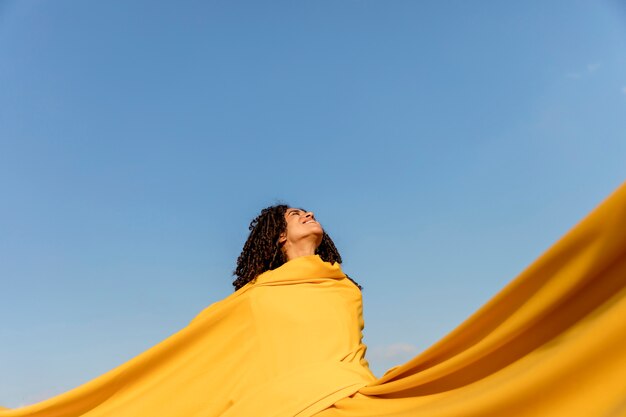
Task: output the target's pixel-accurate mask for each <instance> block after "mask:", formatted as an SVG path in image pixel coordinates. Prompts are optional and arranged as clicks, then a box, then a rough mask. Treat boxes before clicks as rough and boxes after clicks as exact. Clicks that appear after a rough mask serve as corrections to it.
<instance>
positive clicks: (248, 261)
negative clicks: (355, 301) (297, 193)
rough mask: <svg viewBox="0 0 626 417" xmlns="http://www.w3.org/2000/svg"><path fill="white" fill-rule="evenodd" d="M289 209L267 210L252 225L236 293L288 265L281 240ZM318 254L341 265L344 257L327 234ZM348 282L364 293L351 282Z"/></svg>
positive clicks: (280, 206) (238, 270)
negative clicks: (259, 278)
mask: <svg viewBox="0 0 626 417" xmlns="http://www.w3.org/2000/svg"><path fill="white" fill-rule="evenodd" d="M289 207H290V206H288V205H285V204H278V205H275V206H270V207H266V208H264V209H263V210H261V214H259V215H258V216H257V217H256V218H255V219H253V220H252V221H251V222H250V226H249V227H248V229H249V230H250V235H249V236H248V239H247V240H246V243H245V244H244V245H243V249H242V250H241V254H240V255H239V258H237V268H235V271H234V272H233V275H235V276H236V277H237V278H236V279H235V280H234V281H233V286H234V287H235V291H236V290H238V289H239V288H241V287H243V286H244V285H246V284H247V283H249V282H252V281H254V279H255V278H256V277H258V276H259V275H261V274H262V273H263V272H265V271H269V270H272V269H276V268H278V267H279V266H281V265H282V264H284V263H285V262H287V257H286V256H285V253H284V252H283V249H282V244H281V243H280V242H279V237H280V235H281V233H283V232H285V230H286V229H287V222H286V220H285V212H286V211H287V209H288V208H289ZM315 254H316V255H319V256H320V258H322V260H324V261H326V262H330V263H335V262H338V263H341V255H339V251H338V250H337V248H336V247H335V244H334V243H333V241H332V239H331V238H330V236H328V234H327V233H326V232H325V231H324V232H323V235H322V242H321V243H320V245H319V246H318V247H317V249H316V251H315ZM348 279H349V280H350V281H352V282H353V283H354V284H355V285H356V286H357V287H358V288H359V289H361V286H360V285H359V284H357V283H356V282H354V281H353V280H352V278H350V277H348Z"/></svg>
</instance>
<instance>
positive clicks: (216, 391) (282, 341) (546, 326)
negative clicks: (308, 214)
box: [0, 185, 626, 417]
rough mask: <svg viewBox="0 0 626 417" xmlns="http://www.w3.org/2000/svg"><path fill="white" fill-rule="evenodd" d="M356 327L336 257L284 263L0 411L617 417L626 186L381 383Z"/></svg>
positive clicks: (622, 379)
mask: <svg viewBox="0 0 626 417" xmlns="http://www.w3.org/2000/svg"><path fill="white" fill-rule="evenodd" d="M362 328H363V321H362V316H361V297H360V292H359V290H358V289H357V288H356V287H355V286H354V284H352V283H351V282H350V281H349V280H348V279H347V278H346V277H345V275H344V274H343V272H342V271H341V269H340V267H339V265H338V264H335V265H331V264H329V263H326V262H323V261H322V260H321V259H320V258H319V257H317V256H306V257H301V258H296V259H294V260H292V261H290V262H287V263H286V264H284V265H283V266H281V267H280V268H277V269H275V270H273V271H269V272H266V273H264V274H262V275H261V276H259V277H258V278H257V280H256V282H254V283H252V284H248V285H246V286H245V287H243V288H242V289H240V290H239V291H237V292H235V293H234V294H232V295H231V296H229V297H227V298H225V299H224V300H222V301H220V302H218V303H215V304H213V305H211V306H209V307H208V308H207V309H205V310H204V311H203V312H202V313H200V314H199V315H198V317H196V318H195V319H194V320H193V321H192V322H191V323H190V324H189V325H188V326H187V327H186V328H184V329H183V330H181V331H180V332H178V333H176V334H174V335H173V336H171V337H169V338H168V339H166V340H165V341H163V342H161V343H160V344H158V345H156V346H155V347H153V348H152V349H150V350H148V351H146V352H144V353H143V354H141V355H139V356H137V357H136V358H134V359H132V360H130V361H128V362H127V363H125V364H123V365H121V366H119V367H118V368H116V369H113V370H112V371H110V372H108V373H106V374H104V375H102V376H100V377H98V378H96V379H94V380H92V381H90V382H88V383H86V384H84V385H82V386H80V387H78V388H75V389H74V390H71V391H69V392H67V393H65V394H62V395H59V396H57V397H54V398H51V399H49V400H46V401H43V402H41V403H38V404H34V405H31V406H27V407H23V408H19V409H15V410H3V411H0V417H18V416H19V417H74V416H81V417H130V416H133V417H137V416H146V417H147V416H150V417H153V416H158V417H161V416H163V417H168V416H172V417H174V416H180V417H210V416H226V417H256V416H259V417H293V416H298V417H311V416H316V417H334V416H345V417H357V416H361V417H363V416H371V417H374V416H376V417H385V416H388V417H391V416H396V417H403V416H406V417H409V416H410V417H419V416H428V417H472V416H482V417H487V416H506V417H522V416H524V417H526V416H533V417H534V416H564V417H565V416H567V417H600V416H606V417H609V416H611V417H624V416H626V185H624V186H622V187H621V188H620V189H619V190H617V191H616V192H615V193H614V194H613V195H612V196H611V197H610V198H609V199H608V200H607V201H605V202H604V203H603V204H602V205H600V206H599V207H598V208H597V209H596V210H594V212H592V213H591V214H590V215H589V216H588V217H587V218H586V219H585V220H584V221H583V222H581V223H580V224H579V225H578V226H576V227H575V228H574V229H573V230H572V231H571V232H569V233H568V234H567V235H566V236H565V237H564V238H563V239H561V240H560V241H559V242H557V244H556V245H554V246H553V247H552V248H551V249H550V250H548V251H547V252H546V253H545V254H544V255H543V256H541V257H540V258H539V259H538V260H537V261H536V262H534V263H533V264H532V265H531V266H530V267H529V268H527V269H526V270H525V271H524V272H523V273H522V274H521V275H520V276H519V277H518V278H517V279H516V280H514V281H513V282H512V283H511V284H509V285H508V286H507V287H506V288H505V289H504V290H503V291H501V292H500V293H499V294H498V295H497V296H496V297H494V298H493V299H492V300H491V301H490V302H489V303H487V304H486V305H485V306H484V307H483V308H481V309H480V310H479V311H478V312H477V313H475V314H474V315H473V316H472V317H470V318H469V319H468V320H467V321H466V322H465V323H463V324H462V325H461V326H460V327H458V328H457V329H456V330H455V331H453V332H452V333H451V334H450V335H448V336H447V337H445V338H444V339H443V340H441V341H440V342H439V343H437V344H435V345H434V346H433V347H431V348H430V349H428V350H427V351H425V352H424V353H422V354H421V355H419V356H417V357H416V358H414V359H412V360H411V361H409V362H407V363H406V364H404V365H401V366H398V367H396V368H393V369H391V370H389V371H388V372H387V373H386V374H385V375H384V376H383V377H382V378H380V379H376V378H375V377H374V376H373V375H372V374H371V372H370V371H369V368H368V365H367V362H366V360H365V358H364V354H365V346H364V345H363V344H362V343H361V330H362Z"/></svg>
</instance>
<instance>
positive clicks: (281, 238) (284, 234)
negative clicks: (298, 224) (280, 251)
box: [278, 232, 287, 245]
mask: <svg viewBox="0 0 626 417" xmlns="http://www.w3.org/2000/svg"><path fill="white" fill-rule="evenodd" d="M286 241H287V232H282V233H281V234H280V236H278V243H279V244H281V245H283V244H284V243H285V242H286Z"/></svg>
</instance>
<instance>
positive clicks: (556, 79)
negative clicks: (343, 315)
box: [0, 0, 626, 406]
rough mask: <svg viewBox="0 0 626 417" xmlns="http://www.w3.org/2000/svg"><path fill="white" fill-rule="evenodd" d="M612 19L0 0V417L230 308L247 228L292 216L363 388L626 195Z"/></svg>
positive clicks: (406, 8)
mask: <svg viewBox="0 0 626 417" xmlns="http://www.w3.org/2000/svg"><path fill="white" fill-rule="evenodd" d="M625 174H626V7H625V6H624V3H623V2H619V1H602V0H586V1H583V0H567V1H565V0H562V1H550V2H547V1H540V0H531V1H482V2H467V1H461V0H451V1H445V2H443V1H435V0H433V1H403V0H392V1H382V0H378V1H374V0H346V1H337V0H333V1H325V0H321V1H262V2H261V1H225V0H221V1H191V0H190V1H186V0H185V1H169V2H165V1H155V0H150V1H148V0H145V1H140V0H131V1H128V0H124V1H122V0H117V1H77V0H76V1H69V0H55V1H39V0H23V1H7V0H4V1H0V196H1V204H0V284H1V286H0V291H1V294H2V298H1V299H2V302H1V303H0V404H2V405H5V406H18V405H21V404H27V403H32V402H35V401H39V400H42V399H45V398H48V397H50V396H52V395H55V394H58V393H61V392H63V391H66V390H68V389H70V388H73V387H75V386H77V385H79V384H81V383H83V382H86V381H88V380H90V379H92V378H94V377H96V376H98V375H100V374H102V373H104V372H106V371H108V370H109V369H112V368H113V367H115V366H117V365H119V364H121V363H123V362H125V361H126V360H128V359H130V358H132V357H133V356H135V355H137V354H139V353H140V352H142V351H144V350H146V349H148V348H149V347H151V346H153V345H154V344H156V343H158V342H159V341H161V340H163V339H164V338H166V337H167V336H169V335H171V334H173V333H174V332H176V331H177V330H179V329H181V328H182V327H184V326H185V325H186V324H187V323H188V322H189V321H190V320H191V319H192V318H193V317H194V316H195V314H197V313H198V312H199V311H200V310H202V309H203V308H204V307H206V306H207V305H209V304H210V303H212V302H214V301H216V300H219V299H221V298H223V297H224V296H226V295H228V294H230V293H231V292H232V286H231V284H230V283H231V281H232V276H231V272H232V270H233V269H234V263H235V260H236V258H237V256H238V254H239V251H240V249H241V246H242V245H243V242H244V240H245V238H246V236H247V231H248V230H247V225H248V222H249V221H250V220H251V219H252V218H253V217H255V216H256V214H257V213H258V212H259V211H260V209H261V208H263V207H265V206H267V205H270V204H273V203H275V202H277V201H285V202H288V203H290V204H292V205H296V206H302V207H305V208H307V209H310V210H313V211H314V212H315V214H316V216H317V217H318V219H319V220H320V221H321V223H322V224H323V225H324V227H325V228H326V230H327V231H328V232H329V234H330V235H331V236H332V237H333V239H334V240H335V242H336V244H337V246H338V248H339V249H340V251H341V253H342V255H343V257H344V271H345V272H346V273H348V274H349V275H350V276H352V277H353V278H354V279H356V280H357V281H358V282H359V283H360V284H362V285H363V286H364V292H363V297H364V309H365V323H366V328H365V342H366V343H367V344H368V346H369V350H368V358H369V360H370V362H371V364H372V368H373V370H374V371H375V373H377V374H378V375H380V374H382V373H383V372H384V371H385V370H386V369H387V368H389V367H391V366H393V365H396V364H398V363H402V362H404V361H406V360H407V359H409V358H410V357H412V356H414V355H415V354H417V353H419V352H420V351H422V350H423V349H425V348H426V347H428V346H430V345H431V344H432V343H434V342H435V341H437V340H438V339H439V338H441V337H442V336H444V335H445V334H446V333H447V332H449V331H450V330H452V329H453V328H454V327H455V326H456V325H458V324H460V323H461V322H462V321H463V320H464V319H465V318H466V317H468V316H469V315H470V314H471V313H472V312H473V311H475V310H476V309H477V308H478V307H480V306H481V305H482V304H483V303H484V302H486V301H487V300H488V299H489V298H490V297H492V296H493V295H494V294H495V293H496V292H497V291H498V290H499V289H500V288H502V287H503V286H504V285H505V284H506V283H507V282H509V281H510V280H511V279H513V278H514V277H515V276H516V275H517V274H518V273H519V272H521V271H522V270H523V269H524V268H525V267H526V266H527V265H528V264H529V263H531V262H532V261H533V260H534V259H535V258H537V257H538V256H539V255H540V254H541V253H542V252H543V251H545V250H546V249H547V248H548V247H549V246H550V245H551V244H552V243H553V242H555V241H556V240H557V239H558V238H559V237H560V236H561V235H563V234H564V233H565V232H566V231H567V230H568V229H569V228H571V227H572V226H573V225H574V224H575V223H576V222H578V221H579V220H580V219H581V218H582V217H584V215H585V214H586V213H588V212H589V211H590V210H591V209H592V208H593V207H595V206H596V205H597V204H598V203H599V202H600V201H602V199H604V198H605V197H606V196H607V195H608V194H609V193H611V192H612V190H613V189H615V188H616V187H617V186H618V185H619V184H620V183H621V182H622V181H623V180H624V179H625V178H626V175H625Z"/></svg>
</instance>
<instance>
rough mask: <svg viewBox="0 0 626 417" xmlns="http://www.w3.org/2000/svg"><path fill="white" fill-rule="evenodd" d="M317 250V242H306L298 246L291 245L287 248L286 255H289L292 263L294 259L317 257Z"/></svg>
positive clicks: (288, 257) (288, 258)
mask: <svg viewBox="0 0 626 417" xmlns="http://www.w3.org/2000/svg"><path fill="white" fill-rule="evenodd" d="M316 249H317V244H316V242H306V241H305V242H301V243H299V244H298V245H290V246H289V247H287V248H285V254H286V255H287V260H288V261H291V260H292V259H295V258H299V257H301V256H309V255H315V250H316Z"/></svg>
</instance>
